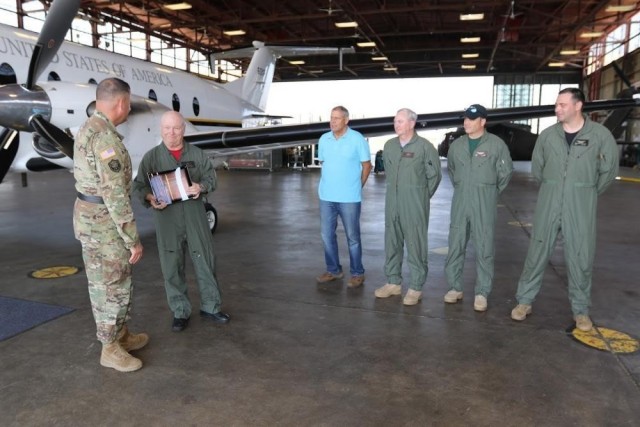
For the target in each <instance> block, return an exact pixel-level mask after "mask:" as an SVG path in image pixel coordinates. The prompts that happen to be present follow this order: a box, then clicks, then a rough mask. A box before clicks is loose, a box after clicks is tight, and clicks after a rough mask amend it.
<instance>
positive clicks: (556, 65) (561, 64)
mask: <svg viewBox="0 0 640 427" xmlns="http://www.w3.org/2000/svg"><path fill="white" fill-rule="evenodd" d="M548 65H549V67H564V65H565V63H564V62H549V64H548Z"/></svg>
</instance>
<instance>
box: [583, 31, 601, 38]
mask: <svg viewBox="0 0 640 427" xmlns="http://www.w3.org/2000/svg"><path fill="white" fill-rule="evenodd" d="M603 34H604V33H603V32H602V31H587V32H585V33H582V34H580V37H584V38H589V37H600V36H601V35H603Z"/></svg>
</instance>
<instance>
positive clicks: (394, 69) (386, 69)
mask: <svg viewBox="0 0 640 427" xmlns="http://www.w3.org/2000/svg"><path fill="white" fill-rule="evenodd" d="M384 70H385V71H398V67H394V66H393V65H385V66H384Z"/></svg>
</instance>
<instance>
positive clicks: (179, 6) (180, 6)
mask: <svg viewBox="0 0 640 427" xmlns="http://www.w3.org/2000/svg"><path fill="white" fill-rule="evenodd" d="M163 7H164V8H165V9H169V10H187V9H191V5H190V4H189V3H187V2H182V3H173V4H165V5H164V6H163Z"/></svg>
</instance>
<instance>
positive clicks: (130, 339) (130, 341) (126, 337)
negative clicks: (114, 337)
mask: <svg viewBox="0 0 640 427" xmlns="http://www.w3.org/2000/svg"><path fill="white" fill-rule="evenodd" d="M118 342H119V343H120V346H121V347H122V348H123V349H124V351H134V350H140V349H141V348H142V347H144V346H145V345H147V343H148V342H149V335H147V334H145V333H141V334H132V333H130V332H129V328H127V325H124V326H123V327H122V329H121V330H120V333H119V334H118Z"/></svg>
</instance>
